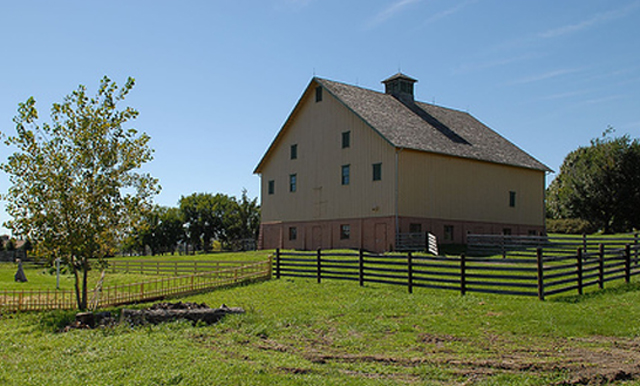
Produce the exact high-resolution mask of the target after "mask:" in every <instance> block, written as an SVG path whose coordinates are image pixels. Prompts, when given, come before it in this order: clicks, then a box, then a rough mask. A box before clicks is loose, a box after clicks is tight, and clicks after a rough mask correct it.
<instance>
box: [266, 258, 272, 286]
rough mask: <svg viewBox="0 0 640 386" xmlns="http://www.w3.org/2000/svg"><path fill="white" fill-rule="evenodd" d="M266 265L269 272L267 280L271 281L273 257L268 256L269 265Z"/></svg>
mask: <svg viewBox="0 0 640 386" xmlns="http://www.w3.org/2000/svg"><path fill="white" fill-rule="evenodd" d="M268 264H269V266H268V270H269V272H268V276H267V279H268V280H271V275H272V272H273V255H269V263H268Z"/></svg>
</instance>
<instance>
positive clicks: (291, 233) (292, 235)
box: [289, 227, 298, 240]
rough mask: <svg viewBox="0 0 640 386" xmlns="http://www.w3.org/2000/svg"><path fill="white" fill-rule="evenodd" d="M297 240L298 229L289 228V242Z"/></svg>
mask: <svg viewBox="0 0 640 386" xmlns="http://www.w3.org/2000/svg"><path fill="white" fill-rule="evenodd" d="M297 238H298V228H296V227H289V240H296V239H297Z"/></svg>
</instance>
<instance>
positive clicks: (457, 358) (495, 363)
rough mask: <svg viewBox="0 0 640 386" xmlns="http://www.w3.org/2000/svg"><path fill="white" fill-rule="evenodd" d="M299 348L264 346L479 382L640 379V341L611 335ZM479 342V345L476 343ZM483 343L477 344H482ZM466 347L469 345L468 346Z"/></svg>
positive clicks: (562, 384) (426, 338)
mask: <svg viewBox="0 0 640 386" xmlns="http://www.w3.org/2000/svg"><path fill="white" fill-rule="evenodd" d="M418 341H419V342H420V343H424V344H435V345H443V344H448V343H450V342H458V343H459V344H462V345H467V344H468V345H472V344H473V343H472V342H468V341H466V340H465V339H464V338H459V337H455V336H450V335H437V334H421V335H420V336H419V338H418ZM315 343H316V345H314V347H313V348H311V347H307V349H302V350H300V349H297V348H294V347H292V346H287V345H283V344H281V343H278V342H276V341H273V340H263V341H262V342H261V344H260V345H259V348H260V349H262V350H273V351H280V352H289V353H294V352H297V353H298V354H299V355H301V356H302V357H304V358H305V359H307V360H309V361H310V362H312V363H315V364H327V363H330V362H334V363H340V362H342V363H377V364H382V365H388V366H394V367H417V366H421V365H433V366H437V367H440V368H443V369H446V370H447V371H448V372H451V373H452V374H454V375H456V376H458V377H460V378H461V379H466V381H465V383H463V384H474V383H475V382H478V381H480V380H482V379H487V378H490V377H492V376H495V375H498V374H504V373H508V374H518V373H521V374H523V373H526V374H528V375H539V376H541V377H548V378H551V379H552V378H556V379H562V381H558V382H556V383H555V385H556V386H570V385H604V384H609V383H611V382H616V381H626V380H635V379H640V340H638V339H624V338H611V337H591V338H588V339H576V338H574V339H549V340H545V341H544V342H540V345H539V347H536V345H535V344H531V345H526V343H525V344H522V343H520V344H516V343H514V342H510V341H509V340H508V339H506V338H499V337H494V339H491V340H490V341H489V343H487V344H486V347H485V346H483V347H480V348H481V349H482V350H481V352H479V353H477V354H470V353H457V354H456V353H452V352H444V353H443V352H438V353H431V352H427V351H424V352H422V353H419V354H418V355H416V356H414V357H411V358H407V357H399V356H391V355H358V354H346V353H341V352H339V351H338V350H336V348H335V347H332V346H330V345H327V346H324V347H320V346H318V345H317V342H315ZM474 347H475V346H474ZM476 348H477V347H476ZM463 350H464V349H463Z"/></svg>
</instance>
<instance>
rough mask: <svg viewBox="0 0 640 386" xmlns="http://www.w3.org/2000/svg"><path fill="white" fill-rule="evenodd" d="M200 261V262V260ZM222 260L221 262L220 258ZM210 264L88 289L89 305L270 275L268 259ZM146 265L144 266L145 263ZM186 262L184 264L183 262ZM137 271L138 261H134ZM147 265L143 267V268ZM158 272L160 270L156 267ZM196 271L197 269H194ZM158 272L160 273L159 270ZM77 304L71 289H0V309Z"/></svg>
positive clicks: (192, 291) (118, 268)
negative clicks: (137, 281)
mask: <svg viewBox="0 0 640 386" xmlns="http://www.w3.org/2000/svg"><path fill="white" fill-rule="evenodd" d="M111 263H113V261H111V262H110V269H112V270H115V271H116V272H118V271H120V272H122V271H124V272H127V269H128V268H131V267H132V266H130V267H127V265H126V264H120V263H121V262H118V263H117V264H115V267H114V266H112V265H111ZM146 263H147V264H142V266H143V267H142V271H143V272H152V271H153V270H152V269H150V268H149V267H157V264H156V263H157V262H153V261H147V262H146ZM183 263H185V262H183ZM201 263H202V264H201ZM220 263H222V262H220ZM239 263H240V262H235V265H230V266H229V265H227V266H225V264H220V265H216V264H211V265H207V264H204V262H198V269H194V270H192V271H191V272H192V273H191V274H185V275H180V276H172V277H162V278H159V279H154V280H149V281H145V282H141V283H131V284H120V285H112V286H105V287H103V288H102V289H101V290H100V291H99V292H98V293H95V292H93V291H91V292H90V293H89V296H88V297H89V300H91V299H92V298H94V300H93V302H90V306H91V307H92V308H103V307H111V306H117V305H122V304H130V303H137V302H147V301H155V300H160V299H165V298H170V297H176V296H185V295H190V294H195V293H199V292H204V291H209V290H212V289H216V288H220V287H224V286H229V285H234V284H239V283H243V282H248V281H253V280H261V279H268V278H269V277H270V275H271V261H270V260H265V261H260V262H251V263H244V264H242V265H238V264H239ZM145 265H146V267H145ZM183 265H186V264H183ZM134 266H135V268H138V270H136V273H137V272H140V271H139V269H140V266H141V265H139V264H138V265H134ZM214 266H217V267H219V268H217V269H213V270H210V271H202V270H200V271H198V270H199V269H200V267H214ZM145 268H146V269H145ZM158 272H160V271H158ZM193 272H196V273H193ZM158 275H162V274H161V273H160V274H158ZM76 307H77V303H76V296H75V291H74V290H47V291H38V290H34V291H29V290H3V291H0V310H1V311H43V310H53V309H74V308H76Z"/></svg>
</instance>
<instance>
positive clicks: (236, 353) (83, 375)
mask: <svg viewBox="0 0 640 386" xmlns="http://www.w3.org/2000/svg"><path fill="white" fill-rule="evenodd" d="M610 287H611V289H608V290H606V291H602V292H590V293H589V294H588V295H586V296H583V297H573V296H571V297H556V298H554V299H551V300H548V301H545V302H541V301H538V300H536V299H531V298H522V297H511V296H491V295H486V296H484V295H467V296H464V297H461V296H460V295H459V294H457V293H454V292H449V291H437V290H427V289H418V290H416V291H415V292H414V294H407V293H406V289H405V288H402V287H395V286H383V285H367V286H365V287H359V286H358V285H357V283H353V282H339V281H326V282H323V283H322V284H316V283H315V281H314V280H304V279H295V280H292V279H280V280H272V281H269V282H263V283H258V284H252V285H247V286H243V287H238V288H229V289H224V290H219V291H215V292H211V293H208V294H202V295H198V296H193V297H189V298H185V299H181V300H183V301H195V302H206V303H207V304H209V305H210V306H212V307H215V306H218V305H220V304H222V303H224V304H227V305H228V306H239V307H243V308H244V309H245V310H246V311H247V313H246V314H244V315H233V316H229V317H227V318H226V319H224V320H223V321H222V322H221V323H219V324H217V325H212V326H192V325H190V324H188V323H182V322H176V323H169V324H165V325H160V326H147V327H135V328H131V327H127V326H119V327H116V328H113V329H103V330H93V331H88V330H77V331H72V332H69V333H58V332H56V330H57V329H58V328H59V326H60V325H61V324H63V322H64V321H65V320H68V318H69V317H71V318H72V317H73V313H62V312H53V313H25V314H6V315H3V316H2V317H1V318H0V363H1V364H2V365H1V366H0V384H7V385H22V384H30V385H45V384H46V385H69V384H90V385H203V384H220V385H276V384H277V385H309V384H313V385H451V384H459V385H463V384H464V385H548V384H558V385H560V384H587V383H588V382H592V383H593V384H601V383H600V382H602V383H604V382H605V381H607V380H614V379H621V380H617V381H615V382H613V381H612V382H613V383H617V384H625V385H640V383H639V382H638V381H634V380H633V379H631V380H629V379H630V378H634V379H640V378H638V377H640V369H639V367H638V365H639V364H640V339H639V338H638V336H639V335H640V324H638V320H640V284H639V283H638V282H633V283H631V284H629V285H617V286H615V287H614V286H613V285H611V286H610ZM624 379H627V380H624Z"/></svg>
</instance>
